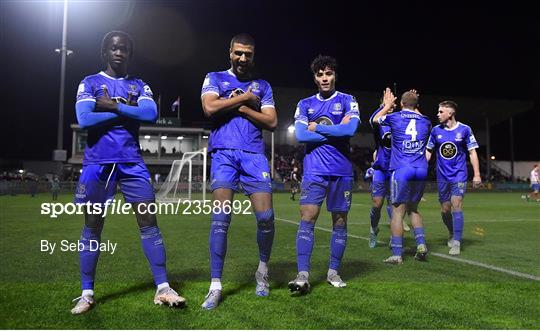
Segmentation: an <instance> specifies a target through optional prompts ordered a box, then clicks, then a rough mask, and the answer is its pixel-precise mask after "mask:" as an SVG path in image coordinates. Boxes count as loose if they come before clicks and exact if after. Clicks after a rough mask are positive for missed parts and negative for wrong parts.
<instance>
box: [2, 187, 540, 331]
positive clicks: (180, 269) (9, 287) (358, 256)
mask: <svg viewBox="0 0 540 331" xmlns="http://www.w3.org/2000/svg"><path fill="white" fill-rule="evenodd" d="M425 196H426V198H427V202H423V203H422V204H421V207H420V208H421V209H420V211H421V212H422V213H423V215H424V220H425V229H426V238H427V243H428V247H429V248H430V250H431V252H433V253H436V254H432V255H430V256H429V257H428V259H429V261H428V262H426V263H423V262H417V261H415V260H414V258H413V257H412V254H413V252H414V247H415V245H414V239H413V238H412V237H411V234H410V233H407V234H406V246H407V250H406V253H407V255H406V257H405V263H404V264H403V265H401V266H389V265H385V264H383V263H382V260H383V259H384V258H385V257H387V256H388V255H389V254H390V251H389V249H388V247H387V245H386V244H380V245H379V246H378V247H376V248H375V249H369V248H368V244H367V241H366V240H365V239H362V238H363V237H366V238H367V237H368V233H369V208H370V197H369V195H368V194H367V193H356V194H354V195H353V206H352V209H351V212H350V214H349V226H348V229H349V230H348V231H349V234H350V237H349V238H348V246H347V250H346V252H345V258H344V260H343V263H342V268H341V275H342V277H343V279H344V280H345V281H346V282H347V284H348V286H347V287H346V288H342V289H336V288H333V287H330V286H329V285H328V284H326V282H325V279H326V278H325V275H326V269H327V264H328V254H329V240H330V233H329V232H328V231H325V230H324V229H331V221H330V217H329V214H328V213H326V212H324V211H323V212H321V216H320V217H319V221H318V223H317V226H318V227H320V228H321V229H318V230H316V232H315V248H314V253H313V257H312V272H311V277H310V281H311V283H312V293H310V294H309V295H307V296H304V297H291V296H290V294H289V292H288V289H287V282H288V281H289V280H291V279H292V278H294V276H295V275H296V260H295V236H296V229H297V226H296V225H295V224H294V223H296V222H298V220H299V212H298V202H294V201H291V200H289V196H288V194H285V193H281V194H275V195H274V209H275V215H276V218H277V220H276V236H275V241H274V248H273V253H272V259H271V264H270V268H271V269H270V277H271V286H272V291H271V294H270V296H269V297H268V298H259V297H256V296H255V293H254V290H255V284H254V280H253V274H254V272H255V269H256V266H257V261H258V250H257V244H256V240H255V229H256V225H255V221H254V216H253V215H251V216H250V215H235V216H233V221H232V225H231V228H230V230H229V245H228V252H227V259H226V263H225V270H224V278H223V284H224V295H225V297H224V298H225V300H224V301H223V303H222V304H221V305H220V306H219V307H218V308H217V309H215V310H213V311H203V310H202V309H201V308H200V304H201V303H202V301H203V299H204V296H205V295H206V293H207V291H208V281H209V262H208V259H209V258H208V242H207V241H208V231H209V226H210V222H209V220H210V217H209V216H205V215H198V216H196V215H168V216H164V215H161V216H159V217H158V222H159V226H160V229H161V231H162V233H163V236H164V241H165V245H166V249H167V258H168V270H169V279H170V283H171V284H172V286H173V287H174V288H175V289H177V290H179V292H180V293H181V294H182V295H183V296H184V297H186V298H187V300H188V306H187V308H186V309H183V310H177V309H170V308H166V307H158V306H154V305H153V303H152V299H153V295H154V291H155V289H154V286H153V283H152V279H151V274H150V270H149V267H148V265H147V262H146V259H145V257H144V255H143V253H142V249H141V248H140V242H139V234H138V229H137V225H136V221H135V218H134V216H132V215H126V216H120V215H114V216H111V217H108V219H107V221H106V224H105V229H104V231H103V235H102V240H103V241H106V240H110V241H112V242H115V243H117V249H116V252H115V253H114V254H113V255H111V254H109V253H107V252H102V253H101V256H100V261H99V264H98V268H97V277H96V288H95V291H96V300H97V302H98V304H97V306H96V307H95V309H94V310H92V311H91V312H90V313H88V314H85V315H82V316H72V315H71V314H70V312H69V310H70V309H71V307H72V302H71V299H73V298H75V297H77V296H78V295H80V286H79V270H78V253H77V252H60V251H58V250H59V248H58V245H57V249H56V251H55V253H54V254H48V253H47V252H41V251H40V241H41V240H49V241H54V242H57V243H58V244H59V243H60V241H61V240H63V239H66V240H69V241H76V240H77V239H78V238H79V235H80V232H81V228H82V224H83V217H82V216H78V215H73V216H69V215H63V216H60V217H59V218H58V219H51V218H49V217H48V216H46V215H40V205H41V203H42V202H50V196H49V195H45V194H43V195H37V196H36V197H35V198H30V197H29V196H16V197H10V196H2V197H0V235H1V238H2V239H1V240H0V261H1V268H0V300H1V301H0V303H1V305H0V328H2V329H5V328H15V329H18V328H25V329H26V328H51V329H109V328H115V329H171V328H173V329H186V328H199V329H201V328H202V329H216V328H226V329H258V328H264V329H351V328H352V329H438V328H444V329H454V328H457V329H471V328H473V329H539V328H540V300H539V295H538V294H539V293H540V281H538V279H539V277H540V257H539V251H540V241H539V235H540V206H539V205H538V204H537V203H526V202H525V201H524V200H521V199H520V194H518V193H470V194H468V195H467V196H466V198H465V203H464V213H465V230H464V242H463V245H462V247H463V249H462V254H461V255H460V256H459V258H460V259H462V260H461V261H455V260H449V259H446V258H443V256H447V253H448V248H447V247H446V230H445V228H444V226H443V224H442V222H441V221H440V215H439V205H438V202H437V197H436V195H435V194H426V195H425ZM238 197H240V195H238ZM60 198H61V199H60V201H61V202H70V201H71V199H72V196H71V195H63V196H61V197H60ZM241 198H242V199H243V196H241ZM323 208H324V207H323ZM323 210H324V209H323ZM386 224H388V222H387V220H386V215H385V214H384V213H383V216H382V219H381V232H380V233H379V239H380V240H381V241H386V240H387V238H388V236H389V228H388V227H387V226H386ZM438 254H440V255H438ZM471 263H472V264H471ZM490 268H491V269H490ZM494 269H497V270H494ZM512 273H514V274H512ZM529 276H530V277H529ZM527 277H529V278H531V277H532V278H536V279H537V280H534V279H527Z"/></svg>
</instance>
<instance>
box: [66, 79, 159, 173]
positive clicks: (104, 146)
mask: <svg viewBox="0 0 540 331" xmlns="http://www.w3.org/2000/svg"><path fill="white" fill-rule="evenodd" d="M103 85H105V86H107V91H108V93H109V96H110V97H111V99H113V100H116V101H117V102H121V103H127V100H128V98H129V94H131V100H134V101H135V100H137V102H138V101H139V100H141V99H150V100H153V99H152V90H151V89H150V87H149V86H148V85H147V84H146V83H144V82H143V81H142V80H140V79H137V78H131V77H124V78H114V77H111V76H109V75H107V74H106V73H104V72H103V71H102V72H100V73H98V74H95V75H91V76H87V77H85V78H84V79H83V80H82V82H81V83H80V84H79V88H78V90H77V103H78V102H84V101H92V102H95V101H96V99H97V98H99V97H101V96H103V87H102V86H103ZM139 127H140V124H139V122H138V121H136V120H134V119H130V118H127V117H119V118H118V119H117V120H114V121H112V122H111V123H109V124H107V125H102V126H96V127H92V128H88V138H87V141H86V148H85V151H84V160H83V164H104V163H121V162H141V161H142V160H143V159H142V156H141V150H140V146H139Z"/></svg>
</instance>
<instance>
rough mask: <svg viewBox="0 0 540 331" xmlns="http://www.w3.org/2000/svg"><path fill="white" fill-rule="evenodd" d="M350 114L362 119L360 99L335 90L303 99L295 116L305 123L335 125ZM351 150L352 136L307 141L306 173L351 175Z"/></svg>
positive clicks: (297, 120)
mask: <svg viewBox="0 0 540 331" xmlns="http://www.w3.org/2000/svg"><path fill="white" fill-rule="evenodd" d="M347 115H350V116H351V117H354V118H358V120H360V112H359V110H358V103H357V102H356V100H355V98H354V97H353V96H352V95H349V94H345V93H341V92H338V91H336V92H335V93H334V94H333V95H332V96H331V97H329V98H327V99H323V98H322V97H321V96H320V95H319V94H316V95H314V96H311V97H309V98H306V99H302V100H300V102H299V103H298V106H297V108H296V113H295V115H294V119H295V121H296V122H301V123H305V124H308V123H309V122H317V123H320V124H325V125H333V124H340V123H341V121H342V120H343V118H344V117H345V116H347ZM349 152H350V146H349V137H328V141H326V142H322V143H307V144H306V156H305V157H304V174H312V175H331V176H352V175H353V169H352V165H351V161H349Z"/></svg>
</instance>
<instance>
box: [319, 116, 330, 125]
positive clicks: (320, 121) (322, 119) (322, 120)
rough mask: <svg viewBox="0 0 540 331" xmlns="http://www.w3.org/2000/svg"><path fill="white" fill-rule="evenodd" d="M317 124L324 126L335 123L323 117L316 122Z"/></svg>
mask: <svg viewBox="0 0 540 331" xmlns="http://www.w3.org/2000/svg"><path fill="white" fill-rule="evenodd" d="M315 123H317V124H322V125H333V124H334V122H332V120H331V119H330V118H329V117H326V116H321V117H319V118H317V119H316V120H315Z"/></svg>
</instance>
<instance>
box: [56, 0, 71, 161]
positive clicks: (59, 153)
mask: <svg viewBox="0 0 540 331" xmlns="http://www.w3.org/2000/svg"><path fill="white" fill-rule="evenodd" d="M67 14H68V0H64V19H63V24H62V48H57V49H55V51H56V52H57V53H60V57H61V64H60V96H59V100H58V101H59V102H58V103H59V105H58V136H57V139H56V150H54V152H53V160H54V161H61V162H64V161H66V159H67V151H66V150H65V149H64V95H65V83H66V58H67V56H68V55H71V54H73V51H71V50H69V49H67Z"/></svg>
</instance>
